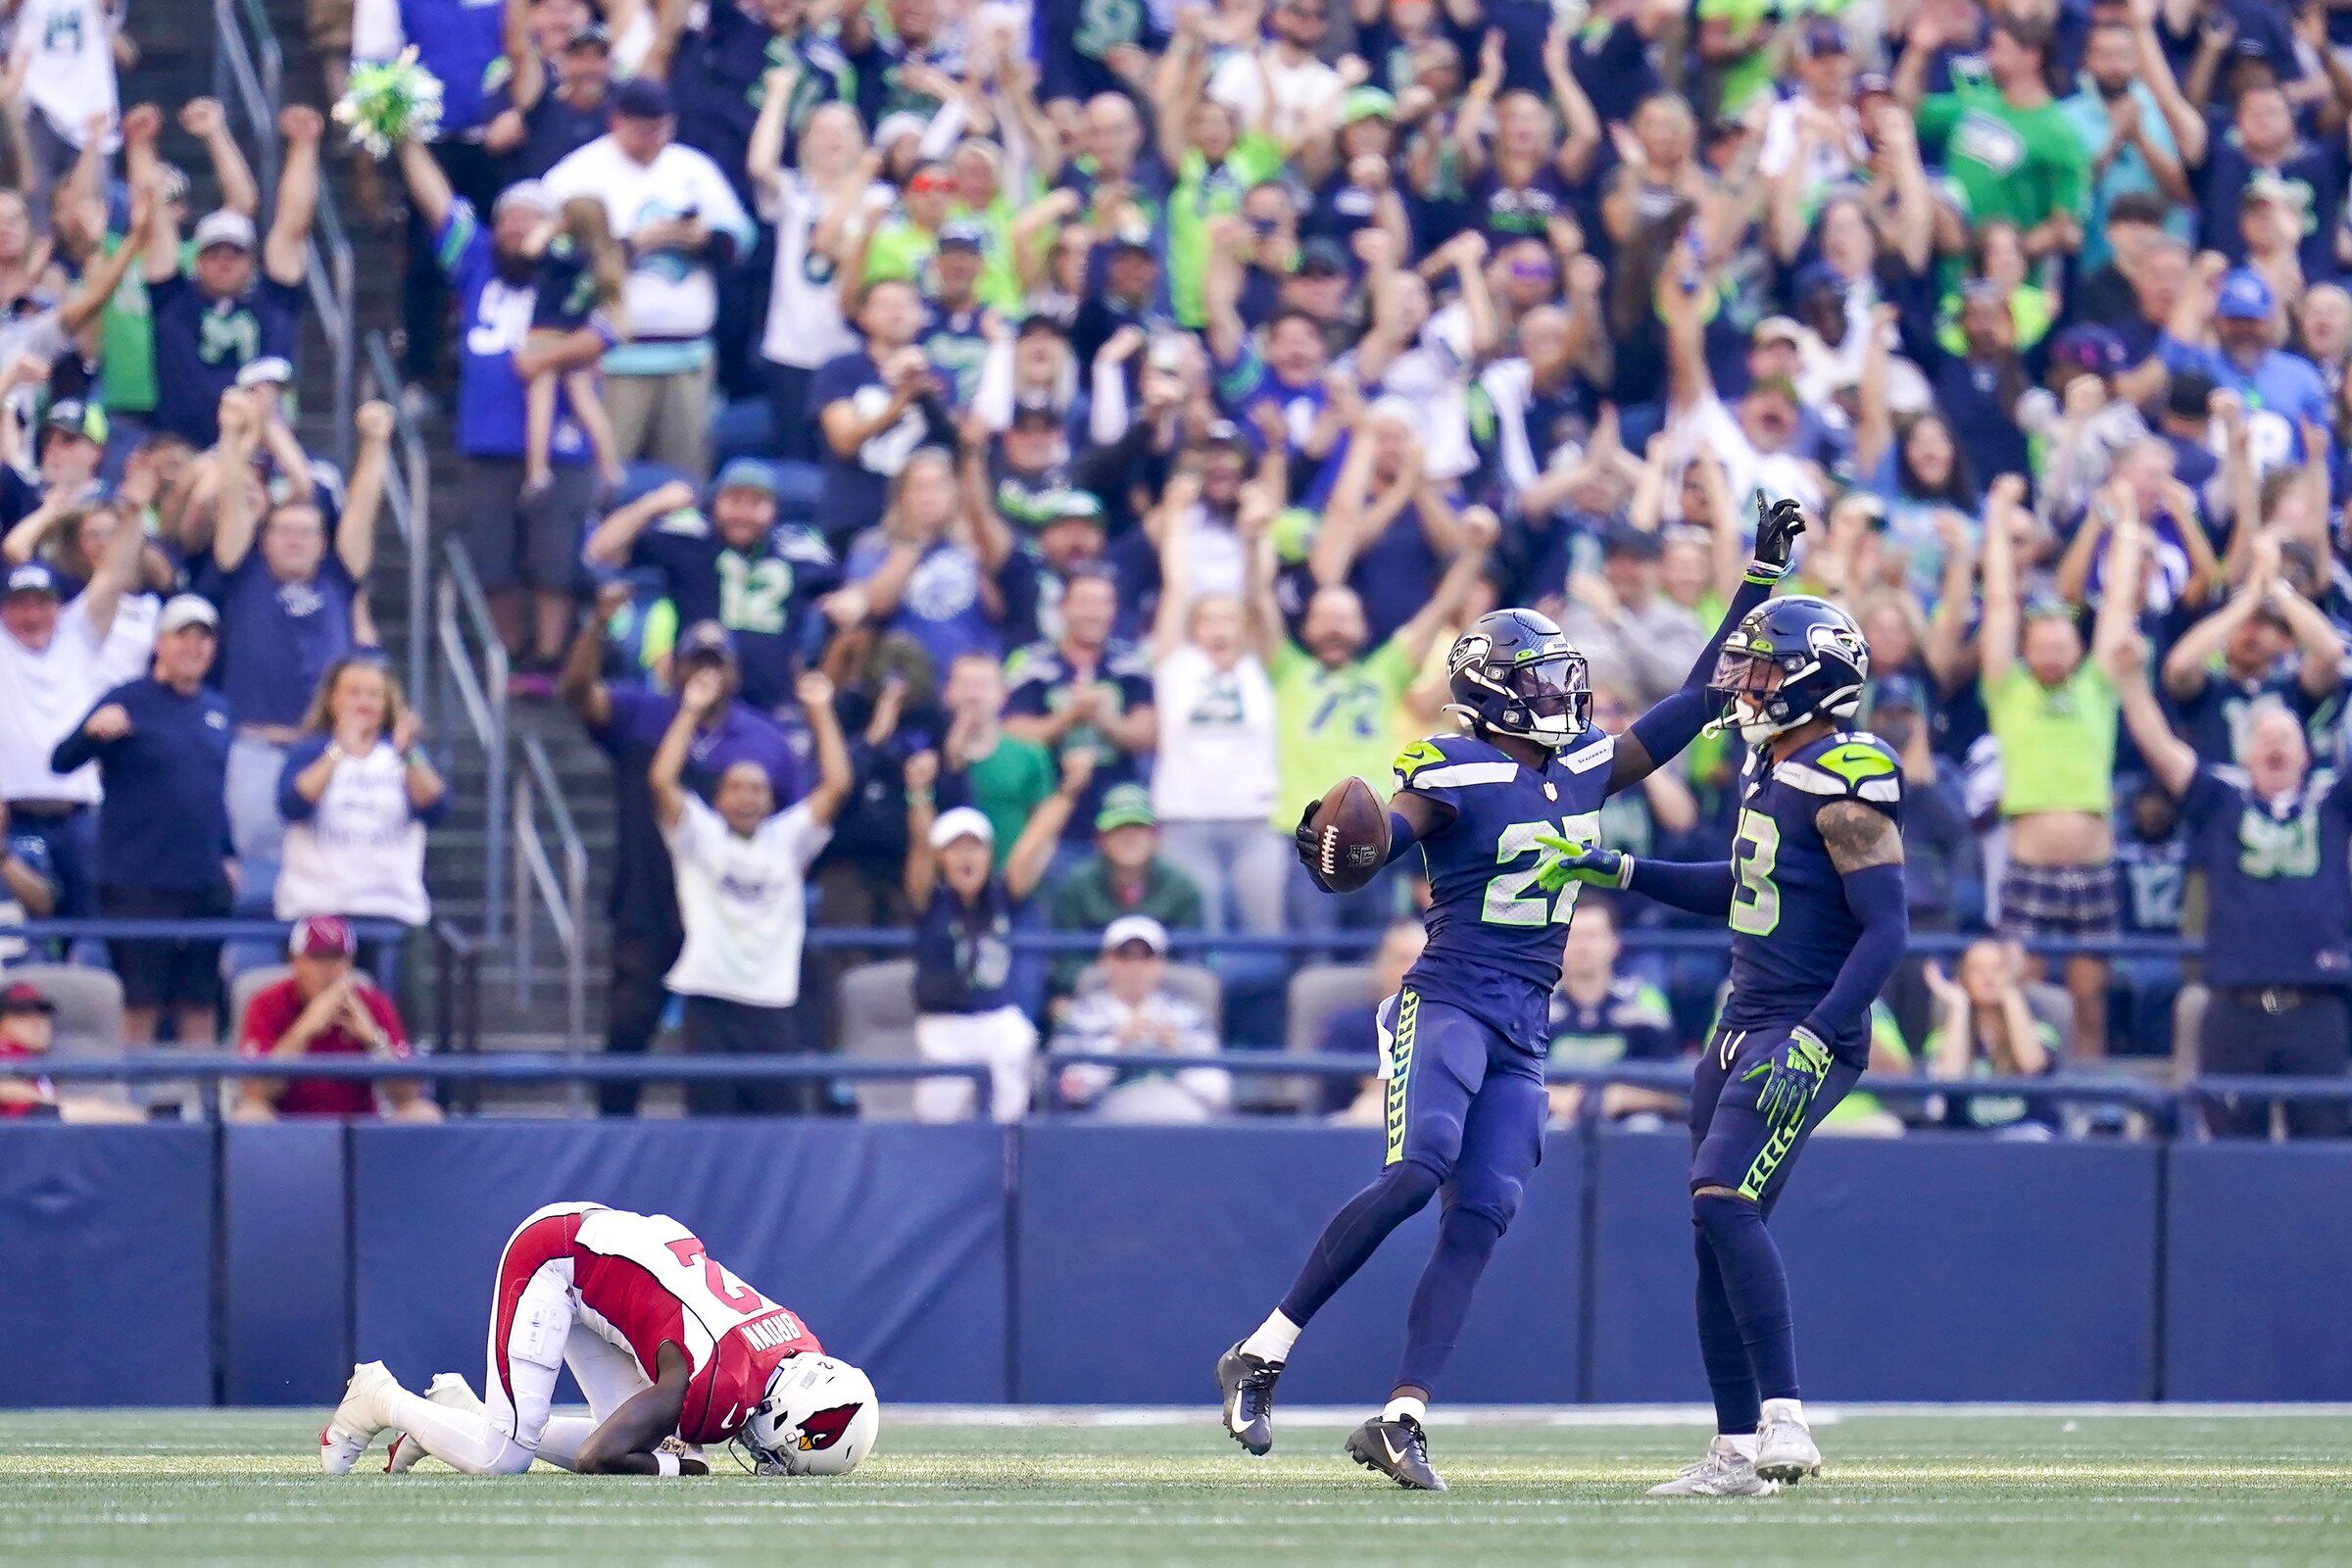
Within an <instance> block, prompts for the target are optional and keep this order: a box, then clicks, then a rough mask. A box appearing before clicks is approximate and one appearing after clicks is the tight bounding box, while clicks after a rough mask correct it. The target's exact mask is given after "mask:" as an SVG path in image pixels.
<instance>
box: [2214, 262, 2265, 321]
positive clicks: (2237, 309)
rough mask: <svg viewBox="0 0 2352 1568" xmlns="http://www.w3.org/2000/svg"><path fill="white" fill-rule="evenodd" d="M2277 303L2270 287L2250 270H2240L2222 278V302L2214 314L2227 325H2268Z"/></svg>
mask: <svg viewBox="0 0 2352 1568" xmlns="http://www.w3.org/2000/svg"><path fill="white" fill-rule="evenodd" d="M2275 304H2276V301H2275V300H2274V299H2273V298H2272V296H2271V285H2270V284H2268V283H2266V282H2264V281H2263V277H2262V274H2261V273H2260V272H2257V271H2255V270H2253V269H2251V268H2246V267H2240V268H2237V269H2235V270H2231V271H2230V272H2229V273H2228V274H2226V275H2225V276H2224V277H2223V278H2222V293H2221V298H2220V299H2218V300H2216V301H2215V302H2214V306H2213V314H2214V315H2215V316H2216V317H2218V318H2220V319H2222V320H2225V321H2267V320H2269V319H2271V310H2272V308H2273V306H2274V305H2275Z"/></svg>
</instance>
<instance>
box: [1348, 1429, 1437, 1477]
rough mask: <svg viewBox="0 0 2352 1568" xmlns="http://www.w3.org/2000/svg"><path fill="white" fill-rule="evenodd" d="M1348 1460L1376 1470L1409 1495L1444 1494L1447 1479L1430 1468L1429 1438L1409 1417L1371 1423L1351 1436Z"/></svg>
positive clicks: (1350, 1434)
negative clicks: (1409, 1493) (1417, 1493)
mask: <svg viewBox="0 0 2352 1568" xmlns="http://www.w3.org/2000/svg"><path fill="white" fill-rule="evenodd" d="M1348 1458H1350V1459H1353V1460H1354V1461H1355V1462H1356V1463H1357V1464H1360V1465H1362V1466H1363V1467H1364V1468H1365V1469H1367V1470H1377V1471H1379V1472H1380V1473H1381V1474H1382V1475H1384V1476H1387V1477H1388V1478H1389V1479H1390V1480H1391V1481H1394V1482H1396V1483H1397V1485H1398V1486H1400V1487H1402V1488H1404V1489H1405V1490H1406V1491H1407V1492H1444V1491H1445V1490H1446V1478H1445V1477H1444V1476H1441V1475H1439V1474H1438V1473H1437V1471H1436V1470H1434V1469H1432V1468H1430V1463H1429V1434H1428V1433H1426V1432H1424V1431H1422V1430H1421V1423H1420V1422H1418V1421H1416V1420H1414V1419H1413V1418H1412V1417H1411V1416H1409V1415H1404V1416H1398V1417H1397V1419H1396V1420H1394V1421H1383V1420H1382V1419H1381V1418H1380V1417H1378V1416H1374V1417H1373V1418H1372V1419H1371V1420H1369V1421H1367V1422H1365V1423H1364V1424H1363V1425H1362V1426H1360V1427H1357V1428H1356V1429H1355V1430H1354V1431H1353V1432H1350V1433H1348Z"/></svg>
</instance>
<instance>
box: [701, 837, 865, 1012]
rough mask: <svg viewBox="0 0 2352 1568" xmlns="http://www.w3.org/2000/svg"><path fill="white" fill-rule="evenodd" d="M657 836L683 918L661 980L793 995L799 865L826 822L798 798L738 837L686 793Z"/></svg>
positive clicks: (805, 910) (785, 997)
mask: <svg viewBox="0 0 2352 1568" xmlns="http://www.w3.org/2000/svg"><path fill="white" fill-rule="evenodd" d="M832 838H833V829H832V828H830V827H828V826H826V825H824V824H822V823H820V822H818V821H817V819H816V815H815V813H814V812H812V811H810V810H809V803H808V802H806V801H803V802H802V803H801V804H800V805H798V806H795V807H793V808H791V809H788V810H782V811H778V812H777V813H776V814H775V815H773V816H771V817H769V818H768V819H767V820H766V821H764V822H762V823H760V826H759V828H758V829H757V830H756V831H755V832H754V833H753V834H752V836H751V837H750V838H745V837H743V836H742V835H741V834H739V833H737V832H736V831H735V830H734V829H733V828H731V827H729V826H727V824H726V819H725V818H723V817H721V816H720V815H719V814H718V813H717V812H716V811H714V810H712V809H711V808H710V807H708V806H705V805H704V804H703V803H702V801H701V800H700V799H698V798H697V797H695V796H693V795H689V796H687V797H686V809H685V810H684V811H683V812H682V813H680V815H679V817H678V821H677V825H676V826H675V827H672V828H667V829H665V830H663V832H662V842H663V843H665V844H667V845H668V846H669V858H670V863H671V865H672V866H673V867H674V868H675V870H676V872H677V883H678V918H679V920H680V921H681V922H682V923H683V924H684V925H685V927H686V946H685V948H684V949H683V950H682V951H681V952H680V953H679V954H678V961H677V962H676V963H674V964H672V965H670V970H669V980H668V984H669V989H670V990H672V991H675V992H676V993H677V994H678V995H680V996H682V997H716V998H717V999H719V1000H720V1001H722V1002H739V1003H742V1004H743V1005H746V1006H752V1007H789V1006H791V1005H793V1004H794V1003H796V1002H798V1001H800V1000H801V937H802V933H803V932H804V931H805V930H806V928H807V926H808V921H809V891H808V878H809V863H810V862H811V861H813V860H814V859H815V858H817V856H818V855H820V854H822V853H823V852H824V848H825V845H826V844H827V843H829V842H831V840H832Z"/></svg>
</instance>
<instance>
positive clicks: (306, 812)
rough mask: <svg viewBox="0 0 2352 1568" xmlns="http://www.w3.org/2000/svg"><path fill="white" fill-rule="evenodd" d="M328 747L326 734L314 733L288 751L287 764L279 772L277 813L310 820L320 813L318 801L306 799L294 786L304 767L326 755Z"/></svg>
mask: <svg viewBox="0 0 2352 1568" xmlns="http://www.w3.org/2000/svg"><path fill="white" fill-rule="evenodd" d="M326 747H327V738H326V737H325V736H323V735H314V736H312V737H311V738H309V739H308V740H301V741H296V742H295V743H294V746H293V749H292V750H291V751H289V752H287V753H286V765H285V766H283V767H281V768H279V769H278V772H277V814H278V815H280V816H282V817H284V818H285V819H286V820H287V821H289V822H308V821H309V820H310V819H311V818H312V817H314V816H316V815H318V814H319V805H318V803H317V802H316V801H306V800H304V799H303V798H302V792H301V791H300V790H298V789H296V788H295V787H294V780H295V777H296V776H297V775H298V774H300V773H301V772H302V770H303V769H304V768H306V767H308V766H310V765H311V764H312V763H313V762H316V761H317V760H319V758H321V757H323V756H325V755H326Z"/></svg>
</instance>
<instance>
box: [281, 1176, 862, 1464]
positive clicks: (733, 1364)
mask: <svg viewBox="0 0 2352 1568" xmlns="http://www.w3.org/2000/svg"><path fill="white" fill-rule="evenodd" d="M566 1366H568V1367H569V1368H570V1369H571V1375H572V1377H573V1378H574V1379H575V1380H576V1381H577V1382H578V1383H579V1386H580V1390H581V1392H582V1393H583V1394H585V1395H586V1396H587V1397H588V1410H589V1413H588V1415H587V1416H586V1417H584V1418H583V1417H580V1416H558V1415H551V1414H550V1413H549V1405H550V1403H551V1401H552V1400H553V1398H554V1396H555V1391H556V1373H557V1371H558V1370H559V1369H560V1368H563V1367H566ZM879 1424H880V1414H879V1411H878V1409H877V1405H876V1401H875V1398H874V1386H873V1384H872V1383H871V1382H869V1381H868V1380H867V1378H866V1375H865V1374H864V1373H863V1372H860V1371H858V1369H857V1368H856V1367H854V1366H851V1365H849V1364H848V1363H847V1362H844V1361H837V1360H834V1359H833V1358H832V1357H830V1356H828V1355H826V1354H825V1353H824V1350H823V1348H821V1347H820V1346H818V1344H817V1343H816V1339H815V1337H814V1336H813V1335H811V1334H810V1333H809V1330H808V1328H807V1327H806V1326H805V1325H803V1323H802V1322H801V1320H800V1318H799V1317H798V1316H797V1315H796V1314H794V1313H792V1312H790V1311H788V1310H786V1309H785V1308H784V1307H781V1306H778V1305H777V1304H776V1303H775V1302H773V1301H771V1300H769V1299H767V1298H766V1297H764V1296H761V1295H760V1293H759V1292H758V1291H755V1290H753V1289H752V1288H751V1287H750V1286H748V1285H746V1284H744V1283H743V1282H742V1281H741V1280H739V1279H737V1278H736V1277H735V1276H734V1275H733V1274H732V1273H730V1272H728V1271H727V1270H726V1269H725V1268H723V1267H721V1266H720V1265H719V1264H718V1262H717V1261H716V1260H714V1259H713V1258H711V1255H710V1254H709V1253H708V1252H706V1251H705V1250H703V1244H702V1242H701V1241H700V1240H699V1239H697V1238H696V1236H695V1234H694V1233H693V1232H692V1231H690V1230H688V1229H687V1228H686V1227H685V1226H683V1225H681V1224H679V1223H678V1222H677V1221H676V1220H674V1219H671V1218H670V1217H669V1216H667V1215H666V1214H632V1213H629V1212H628V1211H627V1210H625V1209H617V1208H607V1207H605V1206H604V1205H603V1204H601V1203H553V1204H550V1205H549V1206H547V1207H546V1208H543V1209H540V1210H539V1211H538V1212H537V1213H535V1214H533V1215H532V1216H531V1217H530V1218H528V1219H526V1220H524V1221H523V1222H522V1225H521V1227H520V1228H519V1229H517V1230H516V1231H515V1234H514V1235H513V1236H512V1237H510V1238H509V1239H508V1241H507V1249H506V1251H505V1252H504V1253H503V1254H502V1255H501V1256H500V1258H499V1260H498V1287H497V1290H496V1292H495V1293H494V1294H493V1295H492V1297H491V1300H490V1365H489V1370H488V1372H487V1373H486V1374H485V1377H484V1384H483V1397H482V1398H480V1399H476V1398H475V1397H473V1393H472V1391H471V1390H469V1389H467V1388H466V1380H465V1379H464V1378H462V1377H460V1376H459V1375H458V1374H456V1373H454V1372H444V1373H442V1374H441V1375H440V1376H439V1377H437V1378H435V1379H433V1382H432V1387H431V1388H430V1390H429V1391H428V1392H427V1393H425V1394H424V1395H421V1396H419V1395H415V1394H411V1393H410V1392H409V1391H408V1390H406V1389H404V1388H402V1387H401V1386H400V1384H399V1382H398V1381H397V1380H396V1379H394V1378H393V1376H392V1374H391V1373H389V1372H387V1371H386V1370H384V1365H383V1363H382V1362H380V1361H369V1362H368V1363H366V1364H365V1365H362V1366H360V1367H358V1368H355V1369H354V1370H353V1372H352V1375H351V1385H350V1387H349V1388H347V1389H346V1390H345V1391H344V1394H343V1402H342V1403H341V1404H340V1405H338V1406H336V1408H335V1413H334V1415H333V1416H332V1417H331V1418H329V1419H328V1421H327V1424H326V1430H325V1431H323V1432H321V1433H319V1464H320V1465H321V1466H322V1467H323V1468H324V1469H325V1470H326V1471H327V1473H328V1474H330V1475H342V1474H344V1473H346V1472H348V1471H349V1470H350V1469H351V1467H352V1466H353V1464H355V1463H356V1462H357V1461H358V1459H359V1457H360V1455H361V1454H363V1453H365V1452H366V1451H367V1449H368V1445H369V1444H370V1443H372V1442H374V1441H375V1439H376V1438H377V1437H378V1436H379V1435H380V1434H382V1433H385V1432H391V1433H394V1434H395V1437H394V1439H393V1443H392V1457H391V1461H390V1462H389V1463H388V1464H387V1465H386V1466H385V1468H386V1469H388V1470H392V1471H396V1472H397V1471H401V1470H406V1469H408V1468H409V1467H410V1466H411V1465H413V1464H415V1463H416V1462H417V1457H418V1456H419V1454H420V1453H429V1454H431V1455H432V1456H433V1457H434V1458H436V1459H439V1460H442V1461H443V1462H444V1463H446V1464H448V1465H450V1466H451V1467H452V1468H454V1469H458V1470H462V1471H464V1472H465V1473H466V1474H467V1475H483V1476H487V1475H517V1474H520V1473H521V1472H522V1471H524V1470H527V1469H529V1468H530V1465H531V1461H532V1460H533V1459H544V1460H546V1461H547V1462H548V1463H549V1464H552V1465H556V1466H558V1467H559V1468H561V1469H564V1470H572V1471H577V1472H578V1473H580V1474H582V1475H634V1476H655V1475H661V1476H675V1475H704V1474H707V1473H708V1472H709V1466H708V1465H706V1464H705V1463H704V1462H703V1460H702V1458H701V1456H700V1455H701V1447H702V1446H703V1445H704V1444H713V1443H720V1442H727V1441H732V1442H733V1443H734V1444H735V1445H736V1446H738V1447H739V1448H740V1449H741V1450H742V1453H743V1456H744V1460H745V1462H746V1463H747V1464H748V1465H749V1467H750V1468H752V1469H753V1470H755V1471H757V1472H758V1473H760V1474H761V1475H842V1474H845V1473H847V1472H848V1471H849V1470H850V1469H852V1468H853V1467H855V1466H856V1465H857V1463H858V1460H860V1459H862V1458H864V1457H865V1456H866V1455H867V1454H868V1453H870V1452H872V1451H873V1446H874V1433H875V1429H876V1428H877V1426H879Z"/></svg>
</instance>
